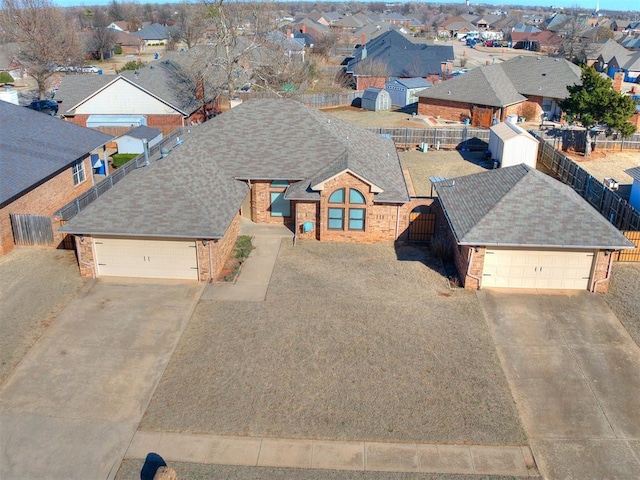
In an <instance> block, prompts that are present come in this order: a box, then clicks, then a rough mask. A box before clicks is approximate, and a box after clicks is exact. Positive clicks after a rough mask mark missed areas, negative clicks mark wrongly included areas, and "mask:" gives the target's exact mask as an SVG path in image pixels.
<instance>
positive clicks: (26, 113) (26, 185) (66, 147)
mask: <svg viewBox="0 0 640 480" xmlns="http://www.w3.org/2000/svg"><path fill="white" fill-rule="evenodd" d="M0 124H1V127H0V128H1V130H2V134H1V135H0V152H2V153H1V154H0V172H2V175H0V206H3V205H5V204H7V203H10V202H11V201H13V200H14V199H15V198H17V197H18V196H20V195H22V194H23V193H24V192H26V191H28V190H30V189H32V188H34V187H35V186H37V185H40V184H41V183H44V182H45V181H46V180H48V179H49V178H51V177H53V176H54V175H56V174H58V173H59V172H61V171H62V170H64V169H67V168H69V167H70V166H71V165H72V164H73V163H74V162H76V161H77V160H79V159H81V158H84V157H85V156H87V154H88V153H89V152H91V151H92V150H95V149H96V148H98V147H101V146H102V145H104V144H105V143H107V142H108V141H110V140H111V139H112V138H113V137H112V136H111V135H106V134H104V133H101V132H97V131H95V130H91V129H89V128H84V127H80V126H78V125H74V124H72V123H69V122H65V121H64V120H61V119H59V118H55V117H52V116H50V115H45V114H43V113H41V112H36V111H35V110H31V109H29V108H26V107H19V106H17V105H13V104H11V103H8V102H3V101H0Z"/></svg>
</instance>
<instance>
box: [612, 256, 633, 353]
mask: <svg viewBox="0 0 640 480" xmlns="http://www.w3.org/2000/svg"><path fill="white" fill-rule="evenodd" d="M604 298H605V300H606V301H607V303H608V304H609V307H611V310H613V312H614V313H615V314H616V316H617V317H618V320H620V322H622V324H623V325H624V326H625V328H626V329H627V332H629V335H631V338H633V340H634V341H635V342H636V343H637V344H638V345H640V263H625V262H614V264H613V271H612V278H611V285H610V286H609V292H608V293H607V294H606V295H605V297H604Z"/></svg>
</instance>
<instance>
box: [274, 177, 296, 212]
mask: <svg viewBox="0 0 640 480" xmlns="http://www.w3.org/2000/svg"><path fill="white" fill-rule="evenodd" d="M288 186H289V182H287V181H286V180H274V181H273V182H271V185H269V187H270V190H271V191H270V192H269V195H270V200H271V205H270V207H269V210H270V211H271V216H272V217H290V216H291V202H290V201H289V200H286V199H285V198H284V192H285V190H286V189H287V187H288Z"/></svg>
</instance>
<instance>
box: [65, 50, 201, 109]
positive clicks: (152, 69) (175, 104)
mask: <svg viewBox="0 0 640 480" xmlns="http://www.w3.org/2000/svg"><path fill="white" fill-rule="evenodd" d="M184 57H186V55H185V56H184ZM174 58H176V60H177V56H174ZM176 60H174V59H173V58H171V59H163V60H158V61H155V62H151V63H150V64H149V65H146V66H145V67H143V68H140V69H138V70H136V71H133V70H127V71H124V72H121V73H120V74H119V75H66V76H65V77H63V79H62V82H61V83H60V86H59V88H58V91H57V92H56V97H55V98H56V100H58V101H60V102H62V103H61V105H60V113H61V114H66V115H73V114H74V113H75V111H74V109H75V108H76V107H77V106H78V105H80V104H81V103H83V102H85V101H86V100H88V99H89V98H90V97H92V96H94V95H96V94H97V93H99V92H100V91H102V90H103V89H105V88H107V87H108V86H109V85H110V84H111V83H115V82H116V81H122V80H124V81H127V82H128V83H130V84H132V85H135V86H136V87H138V88H140V89H142V90H144V91H145V92H148V93H150V94H151V95H153V96H155V97H156V98H158V99H159V100H161V101H163V102H164V103H167V104H168V105H169V106H171V107H172V108H174V109H176V110H178V111H179V112H180V113H182V114H183V115H189V114H190V113H192V112H194V111H195V110H196V109H197V108H199V107H200V106H201V104H200V102H199V101H198V100H197V99H196V98H195V95H194V92H195V90H196V87H195V82H194V81H192V80H190V79H189V78H188V77H187V76H186V75H185V74H184V73H182V69H181V66H180V64H179V62H178V61H176ZM139 113H144V112H139Z"/></svg>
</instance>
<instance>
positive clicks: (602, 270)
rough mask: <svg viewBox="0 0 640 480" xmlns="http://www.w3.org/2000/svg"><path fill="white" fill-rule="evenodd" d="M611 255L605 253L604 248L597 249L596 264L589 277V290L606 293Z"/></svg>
mask: <svg viewBox="0 0 640 480" xmlns="http://www.w3.org/2000/svg"><path fill="white" fill-rule="evenodd" d="M611 259H612V255H606V253H605V251H604V250H599V251H598V252H597V254H596V266H595V269H594V271H593V276H592V279H591V290H593V291H595V292H598V293H607V290H608V289H609V280H610V279H609V278H607V273H609V274H610V273H611V272H610V265H609V262H611Z"/></svg>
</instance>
